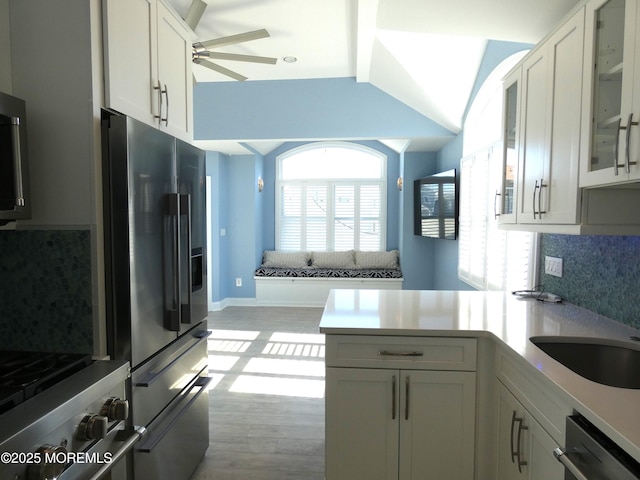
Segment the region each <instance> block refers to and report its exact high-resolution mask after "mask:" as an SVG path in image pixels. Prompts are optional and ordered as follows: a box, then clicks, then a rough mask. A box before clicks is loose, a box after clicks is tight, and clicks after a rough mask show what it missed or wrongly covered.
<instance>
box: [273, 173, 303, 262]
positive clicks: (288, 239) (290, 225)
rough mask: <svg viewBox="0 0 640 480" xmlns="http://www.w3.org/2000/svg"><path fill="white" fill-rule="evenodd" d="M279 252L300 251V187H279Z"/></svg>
mask: <svg viewBox="0 0 640 480" xmlns="http://www.w3.org/2000/svg"><path fill="white" fill-rule="evenodd" d="M280 199H281V201H280V205H279V207H280V209H279V210H280V215H278V220H279V230H280V246H279V248H280V250H291V251H294V250H300V249H301V248H302V186H301V185H286V184H285V185H281V187H280Z"/></svg>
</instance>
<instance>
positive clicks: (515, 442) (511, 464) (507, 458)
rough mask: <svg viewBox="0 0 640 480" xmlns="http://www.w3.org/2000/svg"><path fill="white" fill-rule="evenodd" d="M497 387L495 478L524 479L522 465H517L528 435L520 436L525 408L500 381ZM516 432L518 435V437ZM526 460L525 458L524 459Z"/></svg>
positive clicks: (501, 479) (524, 471)
mask: <svg viewBox="0 0 640 480" xmlns="http://www.w3.org/2000/svg"><path fill="white" fill-rule="evenodd" d="M496 385H497V389H498V399H497V405H498V431H497V471H498V472H497V473H498V474H497V480H512V479H525V478H526V470H523V467H525V466H524V465H518V462H519V460H518V453H519V452H521V453H520V457H521V460H520V462H522V461H523V460H524V458H523V455H524V449H526V447H527V445H528V437H527V436H526V435H525V436H524V437H523V436H522V432H523V430H522V428H521V425H522V423H521V422H523V421H524V416H525V410H524V407H523V406H522V405H521V404H520V402H518V401H517V400H516V399H515V397H514V396H513V395H511V393H509V391H508V390H507V389H506V388H505V387H504V385H502V383H500V382H496ZM518 434H520V437H519V438H518ZM524 461H526V460H524Z"/></svg>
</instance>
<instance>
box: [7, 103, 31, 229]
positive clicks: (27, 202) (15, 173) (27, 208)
mask: <svg viewBox="0 0 640 480" xmlns="http://www.w3.org/2000/svg"><path fill="white" fill-rule="evenodd" d="M27 218H31V198H30V191H29V163H28V156H27V114H26V108H25V102H24V100H21V99H19V98H16V97H13V96H11V95H7V94H5V93H2V92H0V225H5V224H6V223H8V222H10V221H13V220H22V219H27Z"/></svg>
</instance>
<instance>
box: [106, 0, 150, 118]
mask: <svg viewBox="0 0 640 480" xmlns="http://www.w3.org/2000/svg"><path fill="white" fill-rule="evenodd" d="M102 6H103V36H104V41H103V49H104V68H105V76H104V77H105V102H106V106H107V107H110V108H113V109H114V110H117V111H119V112H122V113H125V114H127V115H130V116H132V117H134V118H136V119H138V120H140V121H142V122H145V123H147V124H149V125H152V124H154V123H155V124H157V122H156V121H155V120H154V111H155V108H156V107H155V103H156V101H157V100H156V99H157V97H156V95H155V94H154V91H153V88H152V84H153V82H154V79H155V76H156V74H155V72H156V71H157V66H156V46H155V38H156V0H105V1H103V2H102Z"/></svg>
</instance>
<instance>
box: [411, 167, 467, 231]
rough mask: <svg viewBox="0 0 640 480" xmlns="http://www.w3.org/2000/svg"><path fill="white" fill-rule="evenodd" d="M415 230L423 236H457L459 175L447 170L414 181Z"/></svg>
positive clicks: (453, 170)
mask: <svg viewBox="0 0 640 480" xmlns="http://www.w3.org/2000/svg"><path fill="white" fill-rule="evenodd" d="M413 198H414V202H413V218H414V221H413V233H414V234H415V235H419V236H421V237H430V238H442V239H445V240H455V239H456V238H457V237H458V178H457V175H456V170H455V169H452V170H447V171H446V172H441V173H437V174H435V175H431V176H429V177H425V178H419V179H418V180H416V181H414V182H413Z"/></svg>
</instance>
